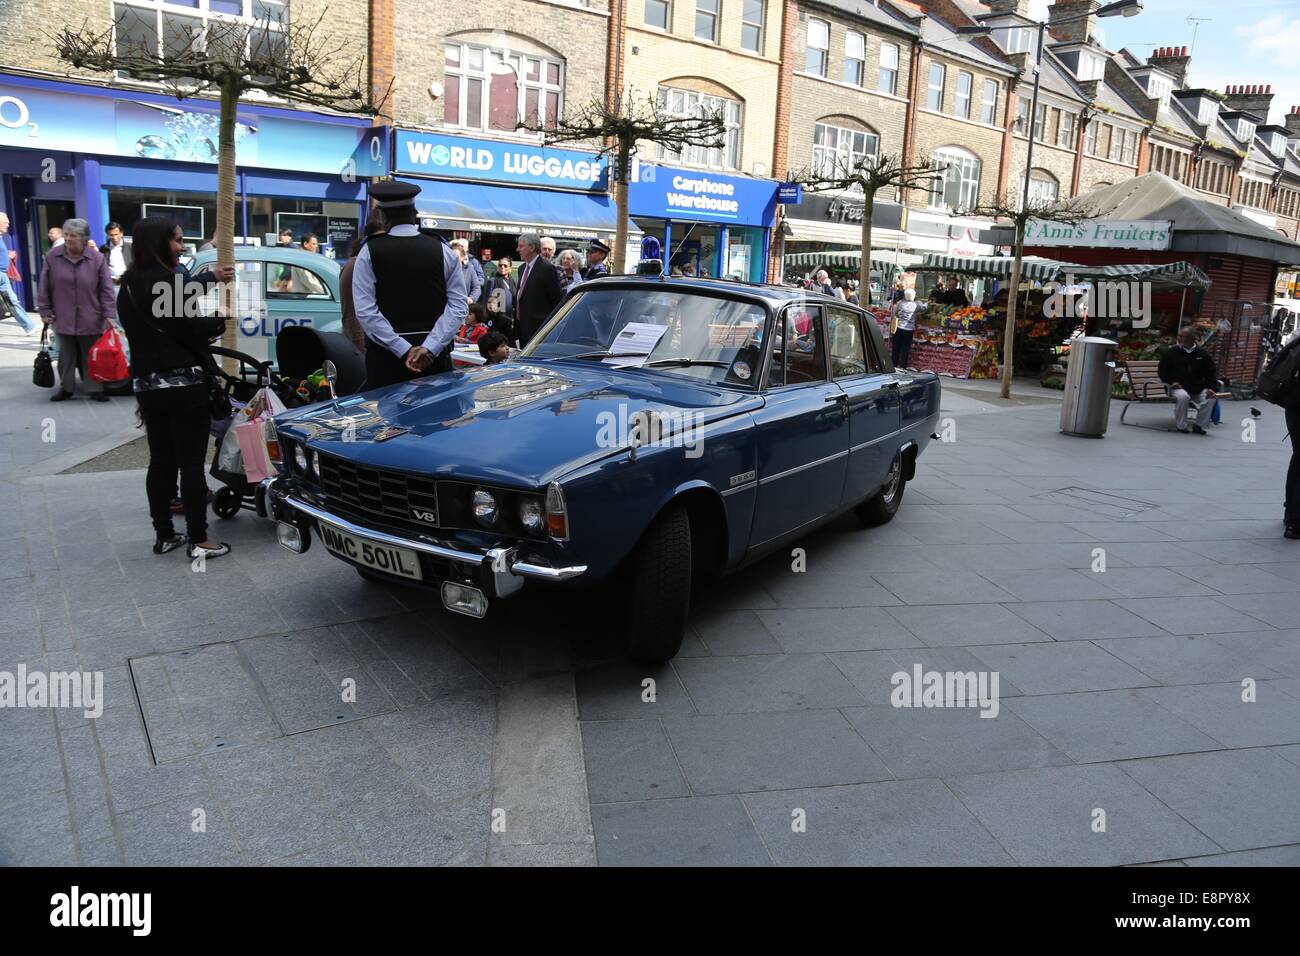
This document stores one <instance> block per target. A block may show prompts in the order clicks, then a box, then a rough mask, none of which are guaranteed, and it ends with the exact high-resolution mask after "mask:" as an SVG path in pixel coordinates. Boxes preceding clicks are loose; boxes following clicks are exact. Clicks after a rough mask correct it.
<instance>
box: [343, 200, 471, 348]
mask: <svg viewBox="0 0 1300 956" xmlns="http://www.w3.org/2000/svg"><path fill="white" fill-rule="evenodd" d="M419 232H420V227H419V226H414V225H408V224H405V223H404V224H402V225H399V226H393V228H391V229H389V230H388V234H389V235H390V236H401V237H409V236H416V235H419ZM442 274H443V276H444V278H445V279H446V281H447V307H446V308H445V309H443V312H442V315H440V316H439V317H438V319H437V320H436V321H435V322H434V324H433V328H432V329H430V330H429V334H428V335H426V336H425V339H424V342H423V343H422V344H423V346H424V347H425V348H426V349H428V350H429V351H430V352H431V353H432V354H433V355H438V354H439V353H441V352H442V350H443V349H445V348H446V347H447V346H448V345H450V344H451V340H452V339H453V338H455V337H456V331H457V330H458V329H459V328H460V327H461V326H462V325H464V324H465V319H466V317H467V316H468V315H469V303H468V302H467V301H466V297H467V296H468V295H469V292H468V291H467V289H466V288H465V274H464V272H463V270H462V269H461V264H460V256H458V255H456V250H454V249H452V248H451V246H449V245H447V244H446V243H443V246H442ZM352 306H353V308H354V309H355V310H356V313H357V321H358V322H359V323H361V328H362V329H363V330H364V331H365V333H366V336H367V337H368V338H370V339H372V340H373V341H375V342H378V343H379V344H380V345H382V346H383V347H384V348H386V349H388V351H390V352H392V353H393V354H394V355H396V356H397V357H398V358H404V357H405V356H406V353H407V352H409V351H410V350H411V348H412V346H411V343H410V342H408V341H406V339H404V338H402V337H401V336H400V335H398V334H397V332H396V331H394V329H393V327H392V325H391V324H389V321H388V320H387V319H386V318H384V315H383V313H382V312H380V311H379V303H378V301H377V300H376V299H375V268H374V266H372V265H371V264H370V245H369V244H368V243H367V244H366V245H364V246H362V247H361V254H360V255H358V256H357V262H356V265H354V266H353V267H352ZM408 334H409V333H408Z"/></svg>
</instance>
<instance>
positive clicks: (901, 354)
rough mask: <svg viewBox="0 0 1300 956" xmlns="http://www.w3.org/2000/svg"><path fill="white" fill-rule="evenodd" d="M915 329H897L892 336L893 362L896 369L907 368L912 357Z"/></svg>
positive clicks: (891, 350)
mask: <svg viewBox="0 0 1300 956" xmlns="http://www.w3.org/2000/svg"><path fill="white" fill-rule="evenodd" d="M913 331H914V330H913V329H895V330H894V334H893V336H892V342H893V344H892V346H891V347H890V352H891V353H892V358H891V360H892V361H893V363H894V368H907V363H908V361H909V360H910V359H911V357H912V332H913Z"/></svg>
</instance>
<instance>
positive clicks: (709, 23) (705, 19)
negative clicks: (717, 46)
mask: <svg viewBox="0 0 1300 956" xmlns="http://www.w3.org/2000/svg"><path fill="white" fill-rule="evenodd" d="M718 3H719V0H695V39H697V40H705V41H707V42H709V43H717V42H718Z"/></svg>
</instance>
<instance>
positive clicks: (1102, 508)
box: [1034, 487, 1160, 518]
mask: <svg viewBox="0 0 1300 956" xmlns="http://www.w3.org/2000/svg"><path fill="white" fill-rule="evenodd" d="M1034 497H1035V498H1037V499H1039V500H1042V501H1051V502H1054V503H1056V504H1061V505H1069V506H1071V507H1073V508H1083V509H1084V510H1085V511H1095V512H1097V513H1098V514H1101V515H1106V516H1107V517H1109V518H1128V517H1130V516H1132V515H1136V514H1141V513H1142V512H1144V511H1150V510H1151V509H1152V508H1159V507H1160V506H1159V505H1156V504H1152V503H1151V502H1149V501H1139V500H1138V499H1137V498H1125V497H1123V496H1122V495H1112V494H1109V493H1107V492H1105V491H1093V490H1091V489H1090V488H1076V487H1070V488H1058V489H1057V490H1056V491H1045V492H1043V493H1042V494H1038V495H1034Z"/></svg>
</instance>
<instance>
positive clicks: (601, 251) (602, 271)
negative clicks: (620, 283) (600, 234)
mask: <svg viewBox="0 0 1300 956" xmlns="http://www.w3.org/2000/svg"><path fill="white" fill-rule="evenodd" d="M611 251H612V250H611V249H610V248H609V246H607V245H605V244H604V243H603V242H601V241H600V240H599V239H593V240H591V245H589V246H588V247H587V265H586V266H585V267H584V268H583V269H582V270H581V275H582V278H583V281H586V280H587V279H594V278H596V276H604V275H609V269H608V268H607V267H606V265H605V259H606V258H607V257H608V256H609V254H610V252H611Z"/></svg>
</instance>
